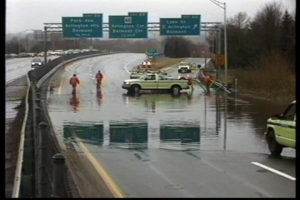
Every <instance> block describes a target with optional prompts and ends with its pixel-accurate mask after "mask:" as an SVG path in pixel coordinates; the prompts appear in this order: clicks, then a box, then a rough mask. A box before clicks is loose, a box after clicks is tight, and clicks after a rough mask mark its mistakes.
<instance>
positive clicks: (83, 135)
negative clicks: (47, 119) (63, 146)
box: [63, 123, 103, 145]
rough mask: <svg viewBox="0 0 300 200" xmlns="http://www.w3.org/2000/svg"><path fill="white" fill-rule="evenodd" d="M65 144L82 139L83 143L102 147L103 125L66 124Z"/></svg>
mask: <svg viewBox="0 0 300 200" xmlns="http://www.w3.org/2000/svg"><path fill="white" fill-rule="evenodd" d="M63 135H64V141H65V143H69V142H73V141H76V139H80V140H81V141H82V142H86V143H91V144H97V145H99V144H100V145H101V144H102V143H103V124H84V123H64V129H63Z"/></svg>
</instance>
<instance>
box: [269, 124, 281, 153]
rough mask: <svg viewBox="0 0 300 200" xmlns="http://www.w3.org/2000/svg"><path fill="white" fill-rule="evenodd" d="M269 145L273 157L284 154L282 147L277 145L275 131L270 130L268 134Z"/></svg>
mask: <svg viewBox="0 0 300 200" xmlns="http://www.w3.org/2000/svg"><path fill="white" fill-rule="evenodd" d="M266 139H267V143H268V147H269V150H270V152H271V155H272V156H280V154H281V152H282V146H281V145H280V144H278V143H277V141H276V138H275V134H274V131H273V130H270V131H269V132H268V134H267V138H266Z"/></svg>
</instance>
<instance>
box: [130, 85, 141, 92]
mask: <svg viewBox="0 0 300 200" xmlns="http://www.w3.org/2000/svg"><path fill="white" fill-rule="evenodd" d="M131 91H132V92H133V94H139V93H140V86H138V85H133V86H131Z"/></svg>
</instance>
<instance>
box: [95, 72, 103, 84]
mask: <svg viewBox="0 0 300 200" xmlns="http://www.w3.org/2000/svg"><path fill="white" fill-rule="evenodd" d="M95 78H96V81H97V88H99V87H100V86H101V82H102V79H103V74H102V73H101V71H100V70H99V71H98V73H97V74H96V76H95Z"/></svg>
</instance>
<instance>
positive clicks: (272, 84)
mask: <svg viewBox="0 0 300 200" xmlns="http://www.w3.org/2000/svg"><path fill="white" fill-rule="evenodd" d="M293 69H295V67H294V66H292V64H290V63H287V62H286V61H285V60H284V59H282V58H281V57H280V56H270V57H265V58H264V59H263V60H260V61H258V62H257V63H256V64H255V65H254V67H252V68H247V70H242V69H233V70H229V71H228V74H229V81H231V82H232V83H234V78H237V80H238V87H237V88H238V90H239V91H240V92H243V93H250V94H253V95H255V96H257V97H261V98H265V99H268V100H271V101H273V102H278V103H284V104H288V103H290V102H291V101H292V100H294V99H295V98H296V75H295V71H293Z"/></svg>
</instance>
